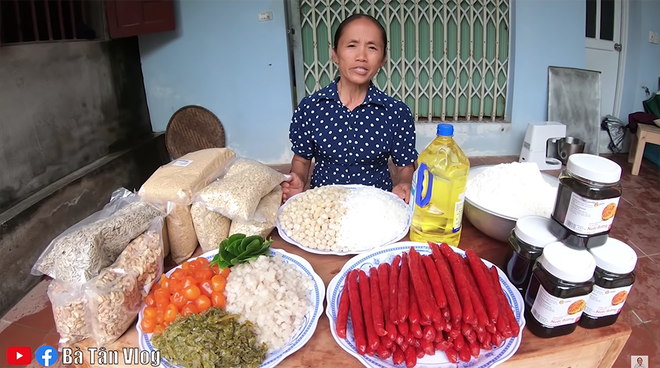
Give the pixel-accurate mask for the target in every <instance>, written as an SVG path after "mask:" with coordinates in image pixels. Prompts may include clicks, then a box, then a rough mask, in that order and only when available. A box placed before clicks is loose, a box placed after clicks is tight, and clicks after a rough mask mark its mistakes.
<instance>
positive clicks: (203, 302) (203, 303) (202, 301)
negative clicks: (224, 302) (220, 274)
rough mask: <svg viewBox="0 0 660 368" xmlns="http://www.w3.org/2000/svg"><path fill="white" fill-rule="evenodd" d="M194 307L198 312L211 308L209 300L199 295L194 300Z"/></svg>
mask: <svg viewBox="0 0 660 368" xmlns="http://www.w3.org/2000/svg"><path fill="white" fill-rule="evenodd" d="M195 306H196V307H197V309H198V310H199V311H200V312H204V311H205V310H207V309H209V308H210V307H211V299H209V297H208V296H206V295H200V296H199V297H198V298H197V299H195Z"/></svg>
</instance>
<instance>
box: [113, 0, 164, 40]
mask: <svg viewBox="0 0 660 368" xmlns="http://www.w3.org/2000/svg"><path fill="white" fill-rule="evenodd" d="M106 13H107V18H108V31H109V33H110V38H122V37H130V36H137V35H141V34H146V33H156V32H166V31H172V30H174V29H175V27H176V25H175V21H174V4H173V1H172V0H106Z"/></svg>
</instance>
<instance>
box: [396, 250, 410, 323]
mask: <svg viewBox="0 0 660 368" xmlns="http://www.w3.org/2000/svg"><path fill="white" fill-rule="evenodd" d="M409 282H410V281H409V276H408V253H403V256H402V257H401V269H400V270H399V298H398V301H397V304H398V305H397V307H398V309H399V322H405V321H406V320H407V319H408V313H409V312H408V306H409V305H408V303H409V300H408V298H409V297H410V291H409V287H408V286H409V285H408V284H409Z"/></svg>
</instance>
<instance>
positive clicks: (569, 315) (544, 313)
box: [532, 285, 589, 327]
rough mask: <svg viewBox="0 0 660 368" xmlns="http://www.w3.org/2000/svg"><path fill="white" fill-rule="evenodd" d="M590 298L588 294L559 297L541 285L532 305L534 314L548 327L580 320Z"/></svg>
mask: <svg viewBox="0 0 660 368" xmlns="http://www.w3.org/2000/svg"><path fill="white" fill-rule="evenodd" d="M588 298H589V295H588V294H587V295H581V296H576V297H573V298H566V299H562V298H557V297H555V296H552V295H550V293H548V292H547V291H546V290H545V289H544V288H543V285H541V286H540V287H539V292H538V294H537V295H536V299H534V304H533V305H532V315H533V316H534V318H536V320H537V321H539V322H540V323H541V324H543V325H545V326H548V327H557V326H564V325H570V324H573V323H576V322H577V321H579V320H580V317H581V316H582V312H583V311H584V307H585V306H586V305H587V299H588Z"/></svg>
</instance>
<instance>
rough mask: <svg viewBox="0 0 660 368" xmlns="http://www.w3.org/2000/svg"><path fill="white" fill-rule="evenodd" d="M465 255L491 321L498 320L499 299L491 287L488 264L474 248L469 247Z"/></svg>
mask: <svg viewBox="0 0 660 368" xmlns="http://www.w3.org/2000/svg"><path fill="white" fill-rule="evenodd" d="M465 256H466V257H467V259H468V261H469V262H470V268H471V269H472V274H473V275H474V279H475V280H476V281H477V285H478V286H479V290H480V291H481V295H482V296H483V298H484V303H485V307H486V311H487V312H488V317H490V322H491V323H495V322H497V315H498V313H499V307H498V301H497V297H496V296H495V293H494V292H493V289H492V287H490V280H489V278H488V269H487V267H486V264H484V262H483V261H482V260H481V258H479V256H477V253H475V251H474V250H472V249H468V250H466V251H465Z"/></svg>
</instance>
